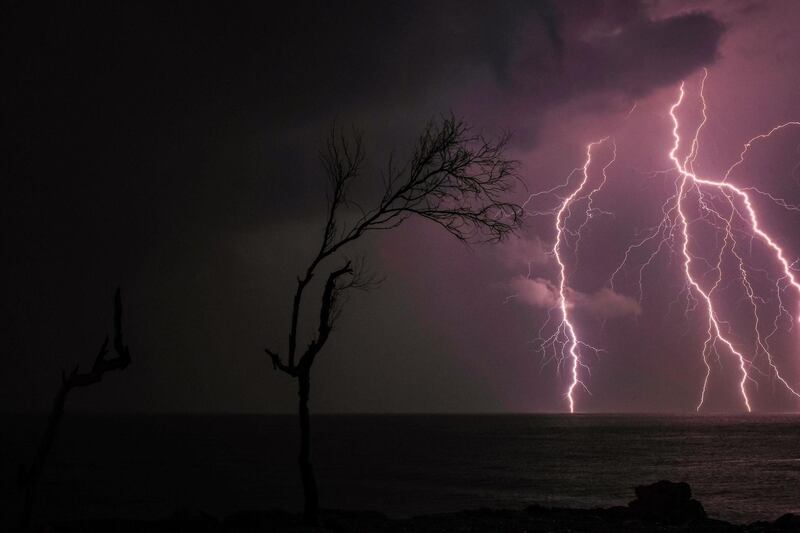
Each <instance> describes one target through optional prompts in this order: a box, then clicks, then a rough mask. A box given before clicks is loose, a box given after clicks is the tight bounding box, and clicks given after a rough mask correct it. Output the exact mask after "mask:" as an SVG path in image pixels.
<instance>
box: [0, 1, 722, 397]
mask: <svg viewBox="0 0 800 533" xmlns="http://www.w3.org/2000/svg"><path fill="white" fill-rule="evenodd" d="M579 6H580V7H579ZM4 10H5V12H4V13H3V16H2V17H0V18H2V19H3V21H2V22H0V24H2V36H0V39H2V41H0V44H1V45H2V46H0V48H2V52H0V53H2V69H3V74H4V79H5V80H6V81H5V83H6V84H7V87H6V89H7V90H6V91H5V95H4V97H3V100H2V122H3V125H4V130H5V135H4V137H5V139H4V148H5V151H6V154H7V156H6V157H4V158H3V159H4V160H3V163H2V165H3V167H2V168H3V174H4V183H5V185H4V193H3V196H2V203H3V213H2V223H3V224H2V225H3V229H2V235H3V249H4V254H5V257H6V258H7V259H6V261H4V273H3V276H2V284H3V286H2V288H3V293H4V296H5V297H4V301H3V307H2V318H3V321H4V323H5V324H6V325H7V326H8V330H9V331H10V333H8V334H7V337H6V339H5V341H6V342H5V347H4V351H5V352H6V354H8V355H7V359H8V360H7V361H5V364H6V367H5V371H4V372H3V373H2V376H0V380H1V381H0V390H2V399H3V407H4V408H7V409H22V408H27V407H30V408H36V409H38V408H42V407H43V406H45V405H46V404H47V402H48V401H49V394H50V389H51V387H52V379H51V378H52V377H53V376H54V375H56V372H57V369H58V368H60V367H62V366H68V365H72V364H73V362H74V361H77V360H85V357H86V355H89V356H91V353H92V352H93V351H94V350H95V349H96V346H95V344H96V342H95V341H96V338H98V336H99V337H102V334H103V328H102V324H104V323H106V322H104V320H106V318H107V317H106V315H107V314H108V313H107V310H106V309H105V307H104V304H105V302H106V301H107V300H108V298H107V297H108V296H109V295H110V294H111V287H113V285H114V284H115V283H116V282H119V281H121V282H122V283H123V285H124V286H125V288H127V289H128V291H127V293H126V294H128V295H129V302H130V307H131V309H130V316H131V330H132V331H131V332H130V334H129V337H130V338H131V345H132V349H133V351H134V359H135V361H134V365H133V366H132V368H131V370H130V371H129V374H128V375H126V376H125V377H124V378H120V379H119V383H122V384H121V385H120V387H121V388H120V389H119V392H114V391H112V390H110V389H106V390H105V392H104V393H103V394H100V395H99V396H98V397H97V399H94V400H93V399H87V400H86V401H87V402H88V403H87V404H86V405H89V406H90V407H93V408H102V406H103V405H104V403H105V402H106V401H108V400H109V399H110V400H111V405H112V406H123V407H127V408H143V409H148V408H153V409H161V410H171V409H179V410H180V409H189V410H192V409H194V410H215V409H255V410H258V409H262V408H264V406H271V407H270V408H273V407H274V406H277V407H274V408H276V409H281V408H284V407H285V406H286V405H288V404H287V403H281V401H282V398H283V396H282V392H285V391H284V390H282V389H280V386H279V385H275V386H273V387H271V388H270V389H269V390H267V391H266V392H265V391H264V389H263V387H262V383H261V382H259V379H260V378H261V375H260V374H259V379H248V378H249V377H250V376H251V373H252V371H253V369H258V371H259V372H260V371H261V370H264V372H265V373H266V365H264V361H261V360H260V359H259V358H258V357H259V353H260V349H261V347H262V344H263V343H264V342H266V341H265V339H274V338H278V337H279V336H282V335H283V329H281V328H282V323H281V322H280V317H282V316H283V314H284V313H283V310H284V307H285V302H286V301H288V300H287V298H286V297H287V295H286V294H285V289H286V286H287V283H288V282H290V281H291V280H292V279H293V276H294V272H295V269H296V268H297V265H298V263H299V262H300V261H302V257H303V254H302V250H305V249H307V248H308V247H309V246H313V244H312V242H313V241H314V239H316V238H317V234H316V232H315V230H314V228H315V224H314V223H315V217H316V216H317V213H318V212H319V210H320V208H321V207H322V204H321V202H322V200H323V198H324V193H323V191H322V190H321V188H320V184H321V183H322V180H321V179H320V176H319V171H318V162H317V156H316V154H317V149H318V147H319V145H320V139H321V138H322V137H323V136H324V134H325V131H326V129H327V128H328V127H329V125H330V123H331V121H332V120H333V119H335V118H336V119H338V120H339V122H340V123H349V122H357V123H359V124H363V125H364V126H366V127H367V128H368V129H369V131H370V133H371V134H372V136H371V140H372V141H373V142H372V144H373V145H374V147H376V148H377V150H376V151H377V153H381V150H388V149H390V148H392V147H395V146H400V147H401V148H402V147H403V146H407V144H408V142H409V140H410V137H412V136H413V132H414V131H415V130H416V129H417V128H418V127H419V124H420V123H421V121H422V120H424V119H426V118H427V117H429V116H431V115H432V114H435V113H438V112H446V111H448V110H449V109H452V110H453V111H455V112H457V113H460V114H463V115H465V116H466V117H468V118H469V119H470V120H472V121H473V122H474V123H475V124H476V125H477V126H479V127H488V128H504V129H509V130H512V131H515V132H517V133H518V138H519V139H520V141H521V142H524V143H526V145H527V146H528V147H530V146H533V140H534V139H535V137H536V133H537V128H538V125H539V119H540V117H542V116H543V115H544V114H545V113H547V112H550V111H551V110H553V109H556V106H557V105H558V104H560V103H564V102H567V101H570V100H574V99H577V98H581V97H584V96H592V95H597V94H600V95H603V94H606V93H608V94H612V95H623V97H625V96H631V95H632V96H639V95H642V94H646V93H647V92H649V91H652V90H654V89H656V88H658V87H661V86H663V85H665V84H669V83H673V82H674V81H676V80H677V79H679V78H680V77H681V76H683V75H685V74H686V73H687V72H690V71H692V70H693V69H696V68H698V67H699V66H701V65H704V64H707V63H708V62H710V61H712V60H713V59H714V57H715V56H716V54H717V49H718V45H719V41H720V37H721V35H722V28H721V27H720V25H719V23H717V22H716V21H715V20H714V19H713V17H711V16H710V15H708V14H704V13H694V14H688V15H682V16H679V17H674V18H668V19H660V20H652V19H651V18H649V14H648V11H647V10H646V9H645V6H644V4H641V3H636V2H599V1H598V2H586V3H583V2H582V3H580V4H572V3H554V2H553V3H551V2H543V1H539V2H537V1H522V0H519V1H513V2H503V3H500V4H498V5H492V4H490V3H486V2H478V1H472V2H372V1H357V2H297V3H292V4H291V5H290V6H281V7H272V6H270V5H268V4H267V3H263V2H259V3H250V4H241V3H235V4H218V5H215V6H211V5H209V4H206V3H197V2H171V3H157V4H146V3H143V4H136V3H99V2H98V3H88V4H82V3H58V4H54V5H48V6H43V5H38V4H35V3H27V2H23V3H17V4H13V5H11V6H10V7H5V8H4ZM9 89H10V90H9ZM376 157H377V155H376ZM241 243H245V244H244V245H242V244H241ZM259 243H265V244H264V248H263V249H262V248H259ZM243 250H244V251H243ZM393 298H394V299H393ZM403 298H405V296H404V295H403V294H402V291H400V290H397V289H396V288H395V290H392V289H391V287H390V288H387V289H386V290H385V291H384V292H382V294H381V297H379V298H377V299H375V300H373V302H377V303H374V304H372V305H374V306H376V307H374V308H370V309H372V310H373V311H381V312H384V313H385V314H386V315H387V316H386V317H384V318H381V320H385V321H386V322H387V323H394V322H395V321H393V320H392V318H393V317H397V322H400V323H404V322H405V323H407V322H408V321H409V320H411V321H412V323H411V324H409V325H408V326H406V329H405V330H400V331H399V332H396V334H397V342H398V343H399V344H398V347H397V348H396V350H397V351H402V350H404V349H407V350H409V351H413V352H414V353H416V354H417V355H416V356H415V357H417V358H418V362H419V364H420V365H421V364H423V362H424V361H425V360H426V358H428V357H429V356H430V354H429V353H428V352H427V351H426V350H429V351H430V350H432V349H433V348H434V347H438V348H437V349H440V350H441V351H446V350H447V346H446V345H445V344H446V343H445V342H444V341H440V340H432V341H430V342H422V341H415V343H416V344H415V343H412V344H413V346H412V345H409V344H406V345H403V344H402V342H403V337H413V336H414V335H416V337H415V338H426V337H425V331H426V327H427V326H426V324H424V323H421V322H420V323H413V316H412V317H409V313H408V312H404V311H403V305H402V304H398V302H400V301H401V300H403ZM265 301H269V302H270V304H271V305H269V306H268V305H267V304H266V303H265ZM381 302H385V303H381ZM272 304H274V305H272ZM267 307H269V309H266V308H267ZM412 307H413V306H412ZM406 311H408V309H406ZM401 313H402V316H401ZM378 314H379V313H378V312H373V313H366V314H365V315H363V316H361V315H358V316H359V317H360V318H361V319H362V320H364V321H366V322H367V323H369V317H370V316H376V315H378ZM371 330H372V331H373V332H374V333H371V334H368V335H366V336H365V337H364V338H363V339H361V341H362V342H365V343H368V344H369V343H372V344H379V343H378V340H377V337H378V336H379V335H380V336H381V337H382V336H383V335H385V334H386V332H385V331H384V330H383V328H380V327H373V328H371ZM403 332H405V334H404V333H403ZM414 332H415V333H414ZM488 334H490V332H487V335H488ZM342 336H343V338H349V337H348V332H347V331H343V332H342ZM133 339H136V341H134V340H133ZM137 348H138V349H137ZM351 348H352V346H351V345H348V344H347V343H346V342H345V343H343V344H342V345H341V346H340V347H339V348H337V346H336V345H334V346H332V347H331V351H332V357H334V356H335V355H336V354H337V353H339V352H337V350H339V351H341V352H345V351H348V350H350V349H351ZM412 348H413V350H412ZM240 354H248V355H246V356H240ZM238 357H242V359H241V360H238V359H237V358H238ZM232 360H236V361H240V362H238V363H231V361H232ZM412 362H413V361H412ZM456 366H457V365H456ZM366 368H369V365H367V367H366ZM331 372H335V369H332V370H331ZM365 372H366V370H365ZM356 374H357V372H356ZM407 374H408V375H406V376H403V378H402V380H401V381H406V382H407V381H410V380H412V379H414V376H417V377H418V376H419V375H420V373H419V372H418V369H417V368H416V367H413V366H412V367H409V369H408V371H407ZM450 374H452V370H451V371H450ZM19 376H24V377H23V378H22V379H19ZM462 378H463V379H464V380H465V383H466V381H468V378H467V377H464V376H462ZM268 379H271V378H268ZM430 379H433V378H430ZM126 381H129V382H130V384H126ZM271 383H272V382H271ZM275 383H277V382H275ZM273 384H274V383H273ZM479 389H480V385H479V384H474V383H473V384H471V385H469V387H467V385H466V384H465V390H466V391H468V392H465V393H464V394H465V398H466V397H467V396H470V397H472V398H477V399H478V400H475V401H476V402H477V403H475V405H472V404H470V407H469V408H471V409H480V408H481V405H482V404H480V402H481V401H484V402H486V404H487V405H488V403H491V401H492V399H491V397H490V396H491V394H490V392H487V391H483V392H480V391H479ZM142 390H146V391H147V395H146V396H145V397H142V396H141V395H140V394H139V393H140V392H141V391H142ZM241 391H244V392H241ZM469 391H471V392H469ZM265 395H266V399H267V400H269V401H264V400H265ZM343 395H344V396H343V399H342V400H341V403H339V404H335V406H336V405H345V406H348V408H352V409H354V410H358V409H359V408H363V407H364V406H363V405H362V404H360V403H359V402H358V401H356V400H354V398H355V397H356V396H353V395H352V394H351V395H348V394H347V393H343ZM89 396H90V395H89ZM332 396H333V397H335V395H332ZM279 397H280V398H281V400H275V399H276V398H279ZM87 398H88V396H87ZM210 398H214V400H212V399H210ZM288 398H289V399H290V398H291V396H288ZM431 398H432V396H423V397H421V398H420V399H418V400H415V401H417V403H415V404H413V406H414V408H416V409H421V410H424V409H428V408H436V406H435V405H433V404H432V403H433V401H432V400H431ZM481 398H482V399H481ZM273 400H275V401H273ZM404 401H406V399H404V398H403V397H402V396H400V395H399V394H398V396H397V398H393V399H390V400H389V403H390V404H391V405H398V406H400V407H398V408H399V409H408V408H409V407H408V406H409V405H410V404H407V403H403V402H404ZM275 402H277V403H275ZM426 402H427V403H426ZM335 406H334V409H335V408H337V407H335ZM449 407H452V408H455V409H457V408H458V406H457V405H455V406H449Z"/></svg>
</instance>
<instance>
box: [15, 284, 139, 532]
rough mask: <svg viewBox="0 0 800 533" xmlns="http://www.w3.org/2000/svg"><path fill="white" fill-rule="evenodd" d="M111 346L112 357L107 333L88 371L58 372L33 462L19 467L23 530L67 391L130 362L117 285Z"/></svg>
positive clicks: (98, 379) (82, 385) (75, 369)
mask: <svg viewBox="0 0 800 533" xmlns="http://www.w3.org/2000/svg"><path fill="white" fill-rule="evenodd" d="M114 350H115V352H116V353H117V356H116V357H114V358H111V359H109V358H107V357H106V356H107V355H108V336H106V338H105V340H104V341H103V344H102V345H101V346H100V350H98V353H97V356H95V360H94V364H93V365H92V369H91V371H89V372H85V373H80V372H79V371H78V370H79V366H78V365H75V368H73V370H72V372H70V373H69V374H67V373H66V372H64V371H62V372H61V387H60V388H59V390H58V393H57V394H56V398H55V401H54V402H53V409H52V410H51V411H50V416H49V417H48V419H47V427H46V428H45V432H44V435H43V436H42V440H41V441H40V443H39V448H38V449H37V452H36V456H35V458H34V460H33V463H32V464H31V466H30V467H29V468H25V467H24V466H21V467H20V470H19V477H18V484H19V487H20V489H22V490H23V491H24V492H25V502H24V508H23V511H22V517H21V526H22V529H23V530H26V529H27V528H28V526H29V525H30V520H31V516H32V512H33V500H34V496H35V493H36V487H37V485H38V482H39V477H40V476H41V473H42V469H43V467H44V463H45V459H46V458H47V455H48V453H49V452H50V448H51V447H52V446H53V441H54V440H55V436H56V431H57V429H58V425H59V422H60V421H61V418H62V417H63V415H64V406H65V404H66V401H67V396H68V394H69V392H70V391H71V390H72V389H74V388H76V387H86V386H88V385H92V384H94V383H98V382H99V381H100V380H102V379H103V374H105V373H106V372H110V371H112V370H124V369H125V368H127V366H128V365H129V364H130V362H131V356H130V351H129V350H128V347H127V346H125V344H124V342H123V340H122V297H121V296H120V290H119V288H118V289H117V291H116V294H115V295H114Z"/></svg>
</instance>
